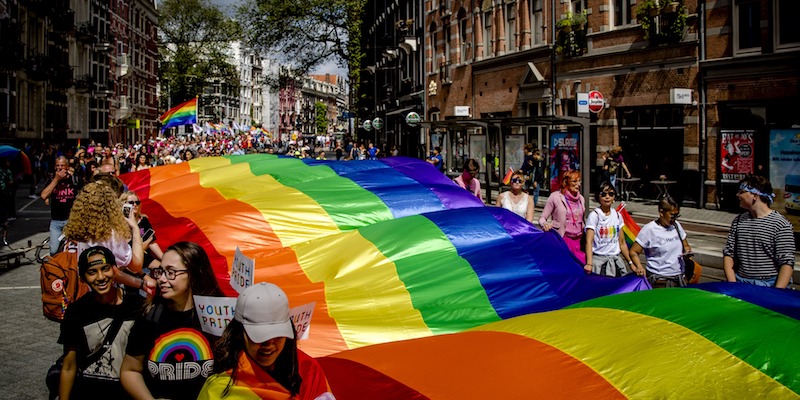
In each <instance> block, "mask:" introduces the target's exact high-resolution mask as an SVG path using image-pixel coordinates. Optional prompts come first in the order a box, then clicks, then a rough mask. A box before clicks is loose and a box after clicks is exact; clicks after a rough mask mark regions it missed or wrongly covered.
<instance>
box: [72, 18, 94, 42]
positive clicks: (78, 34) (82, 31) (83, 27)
mask: <svg viewBox="0 0 800 400" xmlns="http://www.w3.org/2000/svg"><path fill="white" fill-rule="evenodd" d="M95 32H97V29H95V27H94V25H92V23H91V22H89V21H86V22H84V23H82V24H80V25H78V28H77V29H76V30H75V38H76V39H78V40H80V41H82V42H85V43H94V42H95V41H96V40H97V34H96V33H95Z"/></svg>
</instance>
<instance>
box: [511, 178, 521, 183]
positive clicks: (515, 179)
mask: <svg viewBox="0 0 800 400" xmlns="http://www.w3.org/2000/svg"><path fill="white" fill-rule="evenodd" d="M511 183H522V179H520V178H511Z"/></svg>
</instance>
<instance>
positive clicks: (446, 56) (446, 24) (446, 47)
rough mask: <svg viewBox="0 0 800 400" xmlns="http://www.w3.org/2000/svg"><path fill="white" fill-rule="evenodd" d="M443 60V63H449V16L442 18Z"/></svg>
mask: <svg viewBox="0 0 800 400" xmlns="http://www.w3.org/2000/svg"><path fill="white" fill-rule="evenodd" d="M443 25H444V62H445V64H448V65H449V64H450V40H452V38H451V36H450V33H451V32H450V31H451V29H452V28H451V26H450V18H447V19H445V20H444V23H443Z"/></svg>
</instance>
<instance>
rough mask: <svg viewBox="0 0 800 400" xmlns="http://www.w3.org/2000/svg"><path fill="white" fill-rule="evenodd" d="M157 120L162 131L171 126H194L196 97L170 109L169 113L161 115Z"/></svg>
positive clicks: (195, 120) (195, 121)
mask: <svg viewBox="0 0 800 400" xmlns="http://www.w3.org/2000/svg"><path fill="white" fill-rule="evenodd" d="M158 119H159V120H160V121H161V130H162V131H163V130H164V129H167V128H172V127H173V126H180V125H188V124H196V123H197V97H195V98H193V99H191V100H189V101H187V102H185V103H181V104H179V105H177V106H175V107H172V108H170V109H169V111H167V112H165V113H164V114H161V116H160V117H158Z"/></svg>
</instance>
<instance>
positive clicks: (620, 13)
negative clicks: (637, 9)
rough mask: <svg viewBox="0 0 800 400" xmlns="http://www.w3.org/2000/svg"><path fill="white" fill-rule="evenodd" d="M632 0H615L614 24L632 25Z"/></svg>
mask: <svg viewBox="0 0 800 400" xmlns="http://www.w3.org/2000/svg"><path fill="white" fill-rule="evenodd" d="M631 14H632V13H631V0H614V23H613V25H614V26H622V25H630V23H631V21H632V19H633V17H632V16H631Z"/></svg>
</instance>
